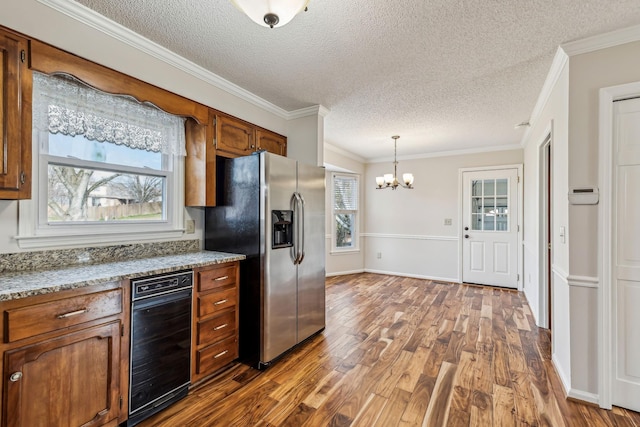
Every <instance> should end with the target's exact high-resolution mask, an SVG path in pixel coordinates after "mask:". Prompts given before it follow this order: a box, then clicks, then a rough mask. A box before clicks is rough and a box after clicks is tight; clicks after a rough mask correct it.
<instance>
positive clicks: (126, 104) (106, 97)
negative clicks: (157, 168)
mask: <svg viewBox="0 0 640 427" xmlns="http://www.w3.org/2000/svg"><path fill="white" fill-rule="evenodd" d="M33 125H34V129H35V130H39V131H45V132H50V133H54V134H55V133H62V134H64V135H70V136H75V135H83V136H84V137H85V138H87V139H89V140H91V141H99V142H110V143H113V144H117V145H125V146H127V147H130V148H135V149H142V150H146V151H153V152H161V153H163V154H169V155H180V156H185V155H186V149H185V134H184V119H183V118H182V117H178V116H174V115H172V114H169V113H165V112H164V111H162V110H159V109H158V108H156V107H155V106H152V105H148V104H143V103H140V102H138V101H136V100H135V99H133V98H131V97H128V96H124V95H111V94H107V93H104V92H101V91H98V90H96V89H94V88H91V87H89V86H87V85H85V84H84V83H82V82H80V81H78V80H76V79H74V78H72V77H70V76H67V75H53V76H51V75H46V74H41V73H37V72H34V73H33Z"/></svg>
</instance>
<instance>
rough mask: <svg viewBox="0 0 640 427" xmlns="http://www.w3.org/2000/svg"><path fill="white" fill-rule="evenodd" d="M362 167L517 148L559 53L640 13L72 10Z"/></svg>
mask: <svg viewBox="0 0 640 427" xmlns="http://www.w3.org/2000/svg"><path fill="white" fill-rule="evenodd" d="M78 3H80V4H82V5H85V6H87V7H89V8H91V9H93V10H95V11H96V12H98V13H100V14H102V15H104V16H106V17H108V18H110V19H112V20H114V21H116V22H118V23H120V24H122V25H124V26H125V27H128V28H129V29H131V30H133V31H135V32H137V33H138V34H141V35H143V36H144V37H146V38H148V39H150V40H152V41H154V42H156V43H158V44H160V45H162V46H164V47H166V48H167V49H169V50H171V51H173V52H175V53H177V54H179V55H180V56H182V57H184V58H187V59H189V60H190V61H192V62H194V63H196V64H198V65H200V66H202V67H204V68H206V69H208V70H210V71H212V72H213V73H215V74H217V75H219V76H221V77H223V78H225V79H227V80H229V81H231V82H233V83H235V84H237V85H238V86H240V87H242V88H244V89H246V90H248V91H250V92H252V93H254V94H255V95H258V96H259V97H261V98H263V99H265V100H267V101H269V102H271V103H273V104H275V105H277V106H279V107H281V108H283V109H285V110H288V111H291V110H296V109H299V108H304V107H308V106H311V105H315V104H321V105H323V106H325V107H327V108H328V109H329V110H331V113H330V114H329V115H328V116H327V117H326V119H325V141H326V142H328V143H330V144H332V145H335V146H337V147H339V148H342V149H345V150H348V151H350V152H352V153H355V154H357V155H359V156H361V157H363V158H365V159H373V158H380V157H389V156H391V155H392V151H393V148H392V147H393V144H392V140H391V138H390V137H391V135H394V134H398V135H400V136H401V138H400V140H399V141H398V155H399V156H406V155H413V154H425V153H433V152H439V151H451V150H468V149H478V148H482V147H496V146H501V145H510V144H516V143H518V142H520V139H521V137H522V133H523V132H524V131H523V130H522V129H520V130H514V124H516V123H519V122H522V121H527V120H528V119H529V116H530V114H531V112H532V110H533V107H534V105H535V102H536V100H537V97H538V94H539V93H540V90H541V89H542V85H543V83H544V80H545V77H546V74H547V72H548V70H549V67H550V66H551V62H552V60H553V56H554V54H555V51H556V48H557V47H558V46H559V45H560V44H562V43H565V42H569V41H573V40H578V39H581V38H584V37H588V36H591V35H596V34H600V33H603V32H607V31H611V30H614V29H618V28H623V27H627V26H631V25H635V24H639V23H640V1H638V0H615V1H611V0H502V1H498V0H482V1H480V0H404V1H401V2H396V1H388V0H351V1H345V0H311V2H310V3H309V11H308V12H306V13H301V14H300V15H298V16H297V17H295V18H294V19H293V21H292V22H291V23H289V24H287V25H285V26H283V27H281V28H275V29H269V28H264V27H261V26H258V25H257V24H255V23H253V22H252V21H251V20H249V18H248V17H246V16H245V15H244V14H243V13H241V12H240V11H239V10H238V9H236V8H235V7H234V6H233V5H232V4H231V2H230V1H227V0H172V1H165V2H162V5H161V6H160V5H159V3H158V2H157V0H137V1H122V0H78Z"/></svg>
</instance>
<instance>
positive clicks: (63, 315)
mask: <svg viewBox="0 0 640 427" xmlns="http://www.w3.org/2000/svg"><path fill="white" fill-rule="evenodd" d="M87 311H89V309H87V308H82V309H80V310H76V311H71V312H69V313H65V314H58V315H57V316H56V317H57V318H58V319H66V318H67V317H73V316H77V315H78V314H84V313H86V312H87Z"/></svg>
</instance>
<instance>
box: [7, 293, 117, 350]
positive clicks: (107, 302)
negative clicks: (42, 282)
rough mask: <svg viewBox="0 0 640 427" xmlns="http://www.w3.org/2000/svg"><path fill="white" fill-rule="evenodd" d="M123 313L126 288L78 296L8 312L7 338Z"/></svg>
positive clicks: (14, 339)
mask: <svg viewBox="0 0 640 427" xmlns="http://www.w3.org/2000/svg"><path fill="white" fill-rule="evenodd" d="M120 312H122V289H113V290H110V291H105V292H97V293H94V294H87V295H78V296H77V297H72V298H66V299H61V300H56V301H51V302H45V303H42V304H35V305H29V306H26V307H20V308H13V309H9V310H6V311H5V318H6V327H7V329H6V333H7V336H6V341H7V342H13V341H17V340H21V339H23V338H28V337H33V336H36V335H40V334H44V333H47V332H51V331H55V330H57V329H62V328H67V327H69V326H74V325H79V324H81V323H84V322H89V321H91V320H95V319H100V318H102V317H107V316H111V315H114V314H118V313H120Z"/></svg>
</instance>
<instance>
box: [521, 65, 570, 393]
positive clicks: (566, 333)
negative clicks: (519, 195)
mask: <svg viewBox="0 0 640 427" xmlns="http://www.w3.org/2000/svg"><path fill="white" fill-rule="evenodd" d="M561 56H562V57H564V61H565V63H564V66H563V67H562V70H561V71H560V72H559V75H558V76H557V80H556V82H555V85H554V86H553V88H552V90H551V92H550V94H549V96H548V98H547V99H546V102H545V104H544V106H543V108H542V110H541V112H540V114H539V116H538V118H537V120H536V121H535V122H534V123H532V127H531V129H530V130H529V132H528V133H527V139H526V141H525V149H524V165H525V166H524V196H525V199H524V292H525V295H526V297H527V300H528V302H529V305H530V307H531V311H532V312H533V314H534V317H535V318H536V322H537V323H538V324H539V325H540V324H542V325H544V326H548V325H547V314H546V311H545V310H544V304H545V302H546V301H545V299H546V298H547V295H546V294H545V292H544V290H543V289H542V287H543V286H544V278H543V276H542V274H543V271H542V269H541V265H542V263H543V257H544V256H545V255H544V245H543V244H544V241H545V240H546V239H544V237H542V236H541V233H542V227H541V218H542V216H543V215H544V213H543V206H542V198H543V197H544V188H543V187H542V177H541V176H542V174H543V173H544V171H543V168H542V164H541V163H542V160H543V158H542V152H541V145H542V144H543V143H544V141H545V139H546V137H547V135H549V134H550V133H551V136H552V141H551V144H552V154H551V157H552V167H553V169H552V172H551V175H552V188H553V190H552V202H551V204H552V210H553V212H552V219H551V222H552V233H551V239H552V247H553V251H552V254H553V259H552V266H550V268H552V270H553V275H552V300H553V303H552V310H553V313H552V319H553V334H552V340H553V344H552V352H553V360H554V363H555V365H556V369H557V371H558V373H559V374H560V376H561V378H562V379H563V382H564V383H565V386H567V387H568V386H570V384H571V375H570V374H571V345H570V340H571V319H570V313H569V307H570V291H569V285H568V282H567V273H566V272H567V271H569V265H568V264H569V263H568V259H569V245H568V243H567V242H566V241H565V242H564V243H563V242H562V240H561V239H560V227H567V226H568V199H567V191H568V184H567V182H568V172H567V163H568V140H569V135H568V132H569V65H568V61H567V58H566V55H564V54H562V55H561ZM568 388H569V387H568Z"/></svg>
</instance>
